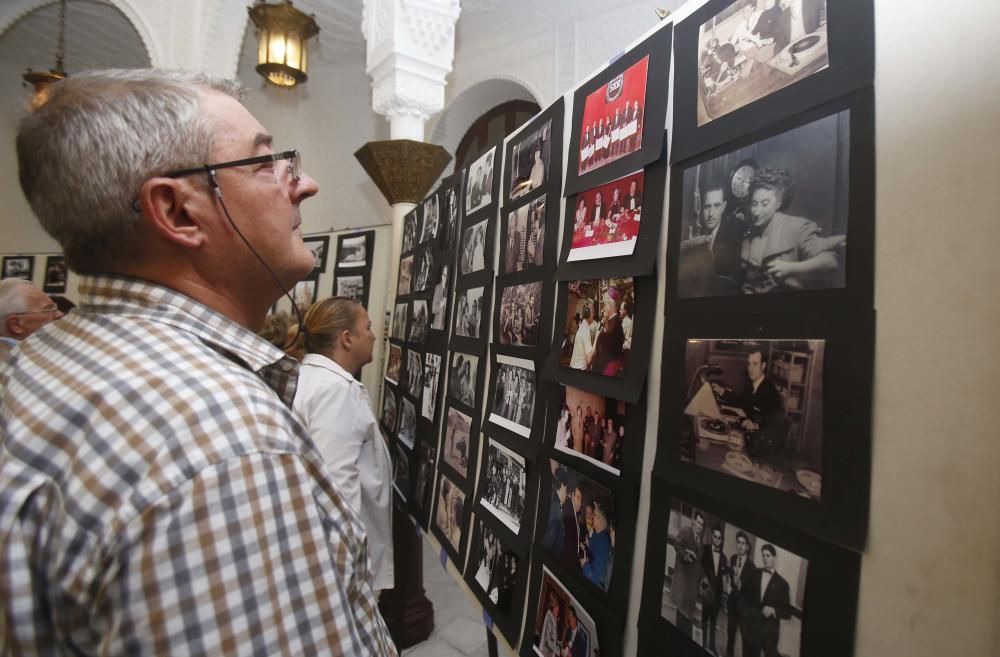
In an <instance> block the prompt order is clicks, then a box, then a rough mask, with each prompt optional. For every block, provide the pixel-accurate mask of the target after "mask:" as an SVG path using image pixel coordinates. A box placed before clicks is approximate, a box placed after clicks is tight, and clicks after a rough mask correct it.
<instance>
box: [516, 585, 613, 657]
mask: <svg viewBox="0 0 1000 657" xmlns="http://www.w3.org/2000/svg"><path fill="white" fill-rule="evenodd" d="M535 609H536V610H535V618H534V623H533V624H532V627H533V630H532V638H531V646H532V648H534V651H535V654H536V655H539V657H566V656H568V657H578V656H582V657H598V656H599V655H600V654H601V648H600V645H599V642H598V640H597V626H596V625H595V624H594V619H593V618H591V617H590V614H588V613H587V610H586V609H584V608H583V605H581V604H580V603H579V602H578V601H577V599H576V598H574V597H573V595H572V594H571V593H570V592H569V591H567V590H566V587H565V586H564V585H563V583H562V582H560V581H559V580H558V579H556V576H555V575H553V574H552V571H550V570H549V569H548V568H547V567H545V566H542V585H541V588H540V589H539V592H538V601H537V606H536V608H535ZM525 639H527V637H525Z"/></svg>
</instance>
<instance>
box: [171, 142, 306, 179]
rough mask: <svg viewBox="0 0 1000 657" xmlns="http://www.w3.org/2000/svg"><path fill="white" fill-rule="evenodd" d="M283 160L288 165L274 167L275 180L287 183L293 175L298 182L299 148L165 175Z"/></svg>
mask: <svg viewBox="0 0 1000 657" xmlns="http://www.w3.org/2000/svg"><path fill="white" fill-rule="evenodd" d="M281 161H285V162H287V163H288V164H287V165H286V166H277V165H276V166H275V167H274V180H275V182H277V183H285V182H287V181H288V176H291V178H292V180H294V181H296V182H298V181H299V180H301V179H302V156H301V155H300V154H299V152H298V151H297V150H290V151H284V152H283V153H271V154H269V155H258V156H257V157H248V158H246V159H243V160H233V161H232V162H222V163H220V164H204V165H202V166H200V167H194V168H191V169H181V170H180V171H171V172H169V173H165V174H163V175H164V176H166V177H167V178H180V177H181V176H192V175H195V174H198V173H207V174H209V175H212V174H214V173H215V172H216V171H218V170H219V169H228V168H230V167H245V166H252V165H254V164H271V163H272V162H281Z"/></svg>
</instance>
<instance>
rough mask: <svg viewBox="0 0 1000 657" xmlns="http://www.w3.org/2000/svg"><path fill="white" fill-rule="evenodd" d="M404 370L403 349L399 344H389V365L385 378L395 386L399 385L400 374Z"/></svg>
mask: <svg viewBox="0 0 1000 657" xmlns="http://www.w3.org/2000/svg"><path fill="white" fill-rule="evenodd" d="M402 369H403V349H402V347H400V346H399V345H398V344H392V343H391V342H390V343H389V363H388V364H387V365H386V366H385V378H387V379H389V381H390V382H391V383H392V384H393V385H397V386H398V385H399V372H400V370H402Z"/></svg>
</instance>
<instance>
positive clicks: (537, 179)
mask: <svg viewBox="0 0 1000 657" xmlns="http://www.w3.org/2000/svg"><path fill="white" fill-rule="evenodd" d="M528 182H529V187H528V189H538V188H539V187H541V186H542V183H544V182H545V163H544V162H543V161H542V147H541V146H540V145H539V146H536V147H535V150H534V162H533V163H532V165H531V174H530V175H529V176H528Z"/></svg>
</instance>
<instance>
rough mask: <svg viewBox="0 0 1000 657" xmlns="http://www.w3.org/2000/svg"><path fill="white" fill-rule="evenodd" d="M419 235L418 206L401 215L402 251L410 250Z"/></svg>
mask: <svg viewBox="0 0 1000 657" xmlns="http://www.w3.org/2000/svg"><path fill="white" fill-rule="evenodd" d="M419 237H420V212H419V211H418V208H414V209H413V210H411V211H410V212H409V213H407V215H406V216H405V217H403V245H402V252H403V253H406V252H407V251H411V250H412V249H413V247H415V246H416V245H417V240H418V239H419Z"/></svg>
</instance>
